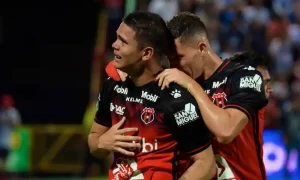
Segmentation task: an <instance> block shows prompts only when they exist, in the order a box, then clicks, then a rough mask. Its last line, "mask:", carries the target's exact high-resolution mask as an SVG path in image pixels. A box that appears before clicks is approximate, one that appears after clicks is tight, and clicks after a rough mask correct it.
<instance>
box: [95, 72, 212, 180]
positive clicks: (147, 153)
mask: <svg viewBox="0 0 300 180" xmlns="http://www.w3.org/2000/svg"><path fill="white" fill-rule="evenodd" d="M98 107H99V109H98V111H97V113H96V118H95V122H96V123H98V124H101V125H103V126H107V127H111V126H112V125H114V124H116V123H117V122H119V121H120V120H121V118H122V117H123V116H125V117H126V121H125V125H124V127H137V128H139V131H138V132H137V133H136V134H134V135H138V136H141V137H142V142H141V145H142V148H141V149H134V151H135V152H136V155H135V157H125V156H124V155H121V154H118V153H115V154H114V161H113V164H112V166H111V168H110V171H109V178H110V179H119V180H121V179H145V180H148V179H149V180H150V179H165V180H168V179H178V178H179V176H180V174H179V172H181V170H182V168H185V167H184V165H186V164H185V161H180V160H181V157H179V156H180V155H181V154H185V155H193V154H196V153H198V152H201V151H203V150H205V149H206V148H208V147H209V145H210V140H211V134H210V132H209V130H208V129H207V128H206V126H205V124H204V122H203V119H202V117H201V114H200V111H199V109H198V105H197V102H196V100H195V99H194V98H193V97H192V96H191V95H190V94H189V93H188V92H187V91H186V90H185V89H183V88H182V87H180V86H178V85H176V84H172V85H171V86H170V88H169V89H167V90H161V89H160V87H159V86H158V84H157V82H155V81H153V82H150V83H148V84H146V85H144V86H141V87H136V86H135V85H134V84H133V82H132V81H131V79H130V78H128V79H127V81H126V82H122V81H118V82H116V81H114V80H112V79H110V78H109V79H107V80H106V81H105V84H104V88H103V91H102V93H101V96H100V98H99V102H98ZM128 135H129V134H128ZM131 135H133V134H131Z"/></svg>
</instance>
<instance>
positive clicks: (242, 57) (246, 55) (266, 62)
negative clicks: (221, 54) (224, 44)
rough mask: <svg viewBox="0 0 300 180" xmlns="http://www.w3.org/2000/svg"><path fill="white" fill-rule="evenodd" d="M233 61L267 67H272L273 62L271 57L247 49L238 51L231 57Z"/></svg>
mask: <svg viewBox="0 0 300 180" xmlns="http://www.w3.org/2000/svg"><path fill="white" fill-rule="evenodd" d="M230 59H231V60H232V61H235V62H238V63H241V64H244V65H248V66H252V67H255V68H257V67H258V66H262V67H265V68H268V69H269V68H270V66H271V63H270V59H269V58H268V57H266V56H263V55H260V54H258V53H256V52H253V51H245V52H241V53H236V54H235V55H234V56H233V57H231V58H230Z"/></svg>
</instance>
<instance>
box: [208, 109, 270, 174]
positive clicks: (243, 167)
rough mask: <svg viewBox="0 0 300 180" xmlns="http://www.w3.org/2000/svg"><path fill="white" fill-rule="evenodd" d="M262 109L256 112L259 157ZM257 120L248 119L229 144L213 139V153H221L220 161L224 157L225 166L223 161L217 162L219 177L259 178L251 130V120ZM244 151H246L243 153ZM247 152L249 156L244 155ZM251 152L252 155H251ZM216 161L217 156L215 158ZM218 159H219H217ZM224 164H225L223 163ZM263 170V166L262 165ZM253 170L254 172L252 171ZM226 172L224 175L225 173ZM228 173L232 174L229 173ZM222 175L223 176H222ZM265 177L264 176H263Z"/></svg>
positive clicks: (262, 118)
mask: <svg viewBox="0 0 300 180" xmlns="http://www.w3.org/2000/svg"><path fill="white" fill-rule="evenodd" d="M264 111H265V109H262V110H260V111H259V113H258V116H257V118H258V123H259V132H258V134H259V141H260V145H261V146H260V147H261V148H260V152H261V154H260V155H261V157H262V156H263V150H262V144H263V127H264ZM254 121H257V120H253V119H250V120H249V122H248V124H247V125H246V127H245V128H244V129H243V130H242V132H241V133H240V134H239V135H238V136H237V137H236V138H235V140H234V141H232V142H231V143H229V144H220V143H218V142H217V140H216V139H215V140H214V141H213V148H214V153H215V154H217V155H221V156H222V157H223V158H224V159H223V158H222V161H223V162H224V161H225V159H226V163H227V165H228V166H227V167H225V166H224V164H225V163H222V164H223V165H221V164H220V163H219V162H217V165H218V169H219V175H218V176H219V178H220V179H223V177H224V176H225V177H227V178H224V179H226V180H229V179H230V180H244V179H261V178H260V177H261V170H260V167H259V165H258V164H259V162H258V158H253V157H257V155H256V147H257V144H255V142H254V140H253V139H254V137H253V135H254V132H253V122H254ZM245 152H246V153H245ZM245 154H248V155H249V156H244V155H245ZM251 154H253V155H251ZM217 161H218V158H217ZM219 161H220V160H219ZM225 165H226V164H225ZM263 170H264V171H265V167H264V166H263ZM253 172H255V173H253ZM225 174H226V175H225ZM230 174H233V176H232V175H230ZM222 176H223V177H222ZM264 179H266V177H265V178H264Z"/></svg>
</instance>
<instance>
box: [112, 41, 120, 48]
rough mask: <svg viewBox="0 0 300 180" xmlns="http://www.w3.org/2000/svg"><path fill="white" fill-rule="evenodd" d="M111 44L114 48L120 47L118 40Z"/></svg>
mask: <svg viewBox="0 0 300 180" xmlns="http://www.w3.org/2000/svg"><path fill="white" fill-rule="evenodd" d="M111 46H112V48H113V49H114V50H118V47H119V46H118V40H116V41H115V42H113V43H112V45H111Z"/></svg>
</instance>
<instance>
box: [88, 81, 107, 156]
mask: <svg viewBox="0 0 300 180" xmlns="http://www.w3.org/2000/svg"><path fill="white" fill-rule="evenodd" d="M111 84H112V82H111V81H110V80H106V81H105V83H104V86H103V89H102V92H101V94H100V95H99V97H98V102H97V112H96V116H95V121H94V122H93V125H92V127H91V131H90V134H89V136H88V144H89V148H90V153H91V154H92V155H93V156H95V157H98V158H99V157H103V156H107V155H109V151H108V150H106V149H104V148H99V138H100V136H102V135H103V134H104V133H105V132H107V131H108V130H109V129H110V127H111V125H112V122H111V117H110V110H109V105H110V104H109V103H110V97H111V93H110V91H109V90H110V86H111Z"/></svg>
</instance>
